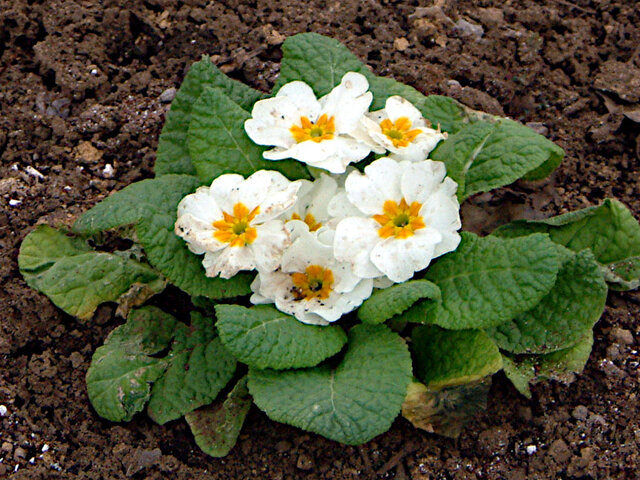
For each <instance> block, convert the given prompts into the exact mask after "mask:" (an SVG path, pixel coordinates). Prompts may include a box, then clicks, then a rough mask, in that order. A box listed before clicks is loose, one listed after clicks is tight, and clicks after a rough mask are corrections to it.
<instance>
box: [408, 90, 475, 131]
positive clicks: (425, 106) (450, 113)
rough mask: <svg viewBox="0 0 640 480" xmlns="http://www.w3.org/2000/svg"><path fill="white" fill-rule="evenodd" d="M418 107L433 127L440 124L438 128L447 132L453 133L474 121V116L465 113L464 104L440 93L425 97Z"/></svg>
mask: <svg viewBox="0 0 640 480" xmlns="http://www.w3.org/2000/svg"><path fill="white" fill-rule="evenodd" d="M416 107H417V105H416ZM418 109H419V110H420V111H421V112H422V115H424V117H425V118H427V119H428V120H429V121H430V122H431V124H432V125H433V127H434V128H436V127H437V126H438V125H440V129H441V130H442V131H443V132H448V133H449V134H454V133H456V132H458V130H460V129H461V128H463V127H464V126H465V125H466V124H468V123H471V122H472V121H476V118H474V117H472V116H470V115H469V114H468V113H467V110H466V108H465V107H464V105H462V104H461V103H459V102H457V101H456V100H454V99H453V98H450V97H445V96H442V95H429V96H428V97H425V98H424V101H423V102H422V103H421V105H420V106H419V107H418Z"/></svg>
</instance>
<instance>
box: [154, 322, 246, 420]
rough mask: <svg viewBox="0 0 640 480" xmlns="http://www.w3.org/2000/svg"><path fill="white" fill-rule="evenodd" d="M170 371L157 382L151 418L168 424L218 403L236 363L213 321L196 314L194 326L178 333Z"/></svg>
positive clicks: (181, 329) (178, 329)
mask: <svg viewBox="0 0 640 480" xmlns="http://www.w3.org/2000/svg"><path fill="white" fill-rule="evenodd" d="M165 361H166V362H167V369H166V371H165V372H164V374H163V375H162V376H161V377H159V378H158V379H157V380H156V383H155V384H154V385H153V389H152V390H151V399H150V400H149V407H148V412H149V416H150V417H151V418H152V419H153V420H154V421H156V422H157V423H160V424H164V423H166V422H168V421H170V420H175V419H177V418H179V417H181V416H182V415H184V414H186V413H189V412H191V411H193V410H195V409H196V408H198V407H201V406H202V405H206V404H209V403H211V402H213V401H214V400H215V398H216V397H217V396H218V393H219V392H220V390H222V389H223V388H224V387H225V385H226V384H227V383H228V382H229V380H231V378H232V377H233V374H234V372H235V370H236V360H235V358H233V357H232V356H231V355H230V354H229V353H228V352H227V351H226V349H225V348H224V346H223V345H222V342H220V339H219V338H218V337H217V336H216V335H215V328H214V326H213V320H211V319H208V318H205V317H203V316H201V315H200V314H198V313H195V312H194V313H192V315H191V326H190V327H187V326H185V325H182V324H181V325H180V327H179V328H177V329H176V332H175V339H174V341H173V344H172V346H171V352H170V353H169V355H168V356H167V357H166V359H165Z"/></svg>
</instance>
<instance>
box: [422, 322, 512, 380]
mask: <svg viewBox="0 0 640 480" xmlns="http://www.w3.org/2000/svg"><path fill="white" fill-rule="evenodd" d="M411 340H412V343H411V349H412V350H413V353H414V358H415V363H414V367H415V375H416V377H418V378H419V379H420V380H421V381H422V382H424V383H425V384H426V385H427V386H428V387H429V388H430V389H432V390H439V389H441V388H445V387H455V386H457V385H463V384H465V383H471V382H475V381H478V380H480V379H482V378H484V377H486V376H488V375H492V374H494V373H496V372H498V371H499V370H500V369H501V368H502V357H501V356H500V352H499V351H498V347H496V346H495V344H494V343H493V342H492V341H491V339H490V338H489V336H488V335H487V334H486V333H485V332H483V331H482V330H444V329H442V328H440V327H436V326H435V325H420V326H417V327H415V328H414V329H413V332H412V334H411Z"/></svg>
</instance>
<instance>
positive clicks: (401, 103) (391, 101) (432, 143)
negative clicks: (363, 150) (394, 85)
mask: <svg viewBox="0 0 640 480" xmlns="http://www.w3.org/2000/svg"><path fill="white" fill-rule="evenodd" d="M353 136H355V137H356V138H358V139H359V140H361V141H363V142H365V143H367V144H368V145H369V146H370V147H371V149H372V150H373V151H374V152H376V153H385V152H386V151H387V150H388V151H389V152H391V155H390V157H391V158H393V159H394V160H398V161H402V160H409V161H411V162H419V161H421V160H424V159H426V158H427V157H428V156H429V153H430V152H431V151H432V150H433V149H434V148H436V145H437V144H438V142H439V141H440V140H443V139H445V138H447V134H446V133H442V132H440V130H439V129H438V130H434V129H433V128H431V127H430V124H429V122H428V121H427V120H426V119H425V118H424V117H423V116H422V114H421V113H420V110H418V109H417V108H416V107H414V106H413V105H412V104H411V103H410V102H409V101H408V100H406V99H404V98H402V97H399V96H397V95H395V96H393V97H389V98H388V99H387V101H386V103H385V108H384V109H382V110H378V111H376V112H371V113H368V114H367V115H365V116H364V117H362V119H361V123H360V126H359V128H358V129H357V130H356V131H355V132H354V133H353Z"/></svg>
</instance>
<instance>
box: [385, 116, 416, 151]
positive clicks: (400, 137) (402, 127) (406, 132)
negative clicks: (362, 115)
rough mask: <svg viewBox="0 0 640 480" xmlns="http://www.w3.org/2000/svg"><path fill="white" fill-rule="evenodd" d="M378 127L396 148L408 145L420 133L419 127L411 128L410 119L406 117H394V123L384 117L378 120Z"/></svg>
mask: <svg viewBox="0 0 640 480" xmlns="http://www.w3.org/2000/svg"><path fill="white" fill-rule="evenodd" d="M380 128H381V129H382V133H384V134H385V135H386V136H387V138H388V139H389V140H391V141H392V142H393V146H394V147H396V148H398V147H406V146H408V145H409V144H410V143H411V142H413V141H414V140H415V138H416V137H417V136H418V135H420V134H421V133H422V130H420V129H419V128H414V129H413V130H411V120H409V119H408V118H407V117H400V118H398V119H396V121H395V123H394V122H392V121H391V120H389V119H388V118H385V119H384V120H383V121H382V122H380Z"/></svg>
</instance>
